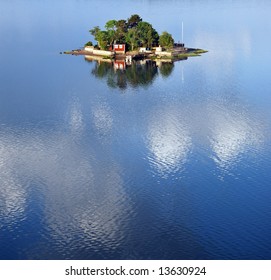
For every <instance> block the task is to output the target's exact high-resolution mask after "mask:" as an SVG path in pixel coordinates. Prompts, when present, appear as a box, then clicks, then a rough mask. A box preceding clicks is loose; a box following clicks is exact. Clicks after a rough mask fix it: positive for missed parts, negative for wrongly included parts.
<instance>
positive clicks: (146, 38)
mask: <svg viewBox="0 0 271 280" xmlns="http://www.w3.org/2000/svg"><path fill="white" fill-rule="evenodd" d="M137 30H138V34H139V42H140V45H141V46H145V47H149V48H151V47H152V46H156V45H157V42H158V39H159V35H158V33H157V31H156V30H155V29H154V28H153V27H152V25H151V24H150V23H148V22H146V21H141V22H139V23H138V26H137Z"/></svg>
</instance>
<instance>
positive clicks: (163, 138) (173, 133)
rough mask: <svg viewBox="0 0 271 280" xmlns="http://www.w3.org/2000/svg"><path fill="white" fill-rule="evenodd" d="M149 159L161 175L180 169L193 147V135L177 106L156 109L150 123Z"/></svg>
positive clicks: (148, 136)
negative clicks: (162, 109) (160, 109)
mask: <svg viewBox="0 0 271 280" xmlns="http://www.w3.org/2000/svg"><path fill="white" fill-rule="evenodd" d="M147 142H148V143H147V147H148V148H149V150H150V154H149V156H148V159H149V161H150V164H151V165H152V166H153V167H154V168H155V169H156V170H157V172H158V173H159V175H160V176H162V177H167V176H168V175H169V174H170V173H176V172H177V171H179V170H180V169H181V168H182V166H183V164H184V163H185V162H186V159H187V155H188V152H189V150H190V148H191V137H190V135H189V131H188V129H187V127H186V124H185V123H183V121H182V118H181V116H180V113H179V110H178V109H177V108H168V110H165V111H162V112H159V111H156V112H155V113H154V114H153V115H152V118H150V121H149V125H148V135H147Z"/></svg>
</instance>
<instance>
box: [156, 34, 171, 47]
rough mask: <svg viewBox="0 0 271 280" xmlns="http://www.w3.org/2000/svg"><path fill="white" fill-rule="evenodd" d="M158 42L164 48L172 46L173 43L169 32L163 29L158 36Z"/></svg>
mask: <svg viewBox="0 0 271 280" xmlns="http://www.w3.org/2000/svg"><path fill="white" fill-rule="evenodd" d="M159 44H160V46H161V47H164V48H172V47H173V45H174V39H173V38H172V35H171V34H169V33H168V32H166V31H164V32H163V33H162V34H161V36H160V38H159Z"/></svg>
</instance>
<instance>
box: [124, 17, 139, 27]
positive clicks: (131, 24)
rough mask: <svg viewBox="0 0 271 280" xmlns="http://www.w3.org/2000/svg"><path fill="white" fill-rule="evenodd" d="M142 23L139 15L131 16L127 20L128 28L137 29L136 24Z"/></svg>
mask: <svg viewBox="0 0 271 280" xmlns="http://www.w3.org/2000/svg"><path fill="white" fill-rule="evenodd" d="M141 21H142V18H141V17H140V16H139V15H136V14H135V15H131V16H130V17H129V18H128V20H127V25H128V28H134V27H137V25H138V23H139V22H141Z"/></svg>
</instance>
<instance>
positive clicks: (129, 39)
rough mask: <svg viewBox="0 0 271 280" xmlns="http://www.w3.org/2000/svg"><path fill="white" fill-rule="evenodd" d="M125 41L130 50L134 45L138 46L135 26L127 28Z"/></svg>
mask: <svg viewBox="0 0 271 280" xmlns="http://www.w3.org/2000/svg"><path fill="white" fill-rule="evenodd" d="M125 39H126V43H127V44H128V47H129V49H131V50H132V51H133V50H134V48H135V47H137V46H138V31H137V29H136V28H135V27H133V28H130V29H128V32H127V34H126V36H125Z"/></svg>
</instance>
